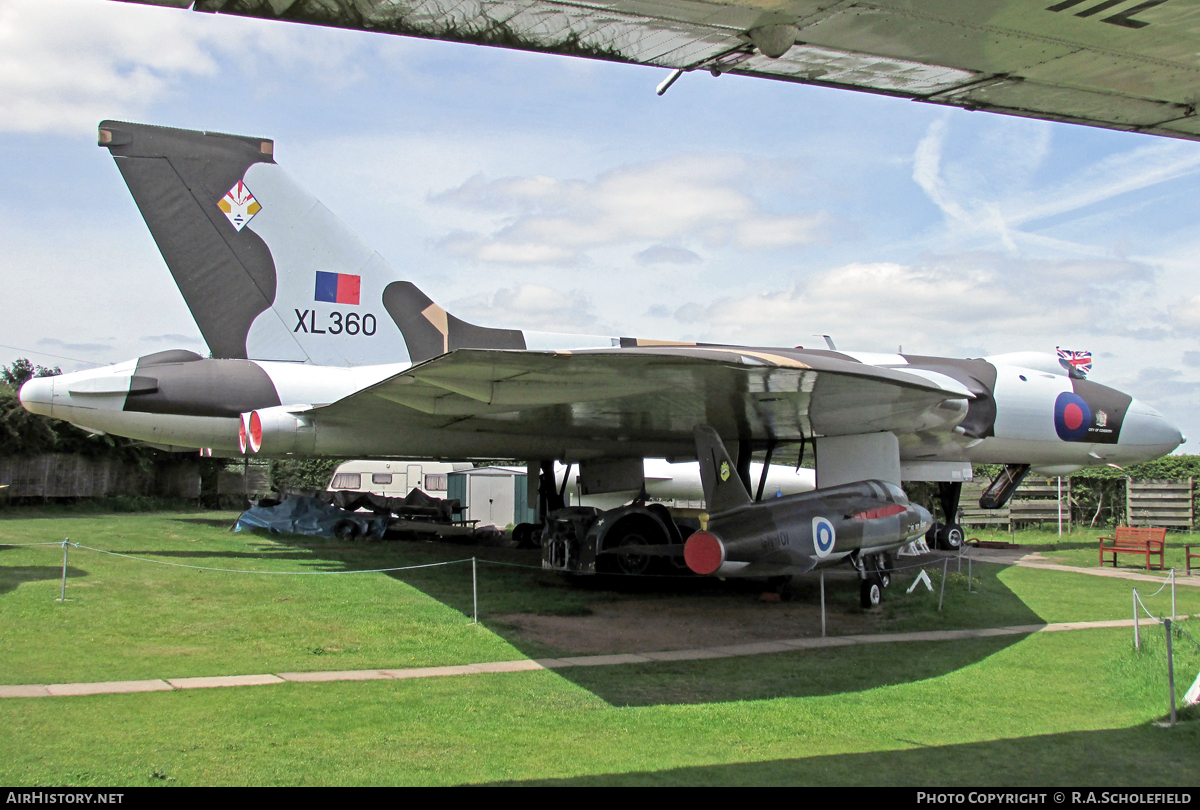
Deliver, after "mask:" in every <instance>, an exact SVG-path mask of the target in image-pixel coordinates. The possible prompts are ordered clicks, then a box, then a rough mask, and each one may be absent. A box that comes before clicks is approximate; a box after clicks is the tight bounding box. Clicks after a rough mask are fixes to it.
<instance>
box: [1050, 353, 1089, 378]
mask: <svg viewBox="0 0 1200 810" xmlns="http://www.w3.org/2000/svg"><path fill="white" fill-rule="evenodd" d="M1058 362H1059V363H1061V364H1062V366H1063V368H1065V369H1066V370H1067V371H1069V372H1073V373H1072V374H1071V376H1072V377H1086V376H1087V373H1088V372H1089V371H1091V370H1092V353H1091V352H1073V351H1071V350H1070V349H1059V350H1058Z"/></svg>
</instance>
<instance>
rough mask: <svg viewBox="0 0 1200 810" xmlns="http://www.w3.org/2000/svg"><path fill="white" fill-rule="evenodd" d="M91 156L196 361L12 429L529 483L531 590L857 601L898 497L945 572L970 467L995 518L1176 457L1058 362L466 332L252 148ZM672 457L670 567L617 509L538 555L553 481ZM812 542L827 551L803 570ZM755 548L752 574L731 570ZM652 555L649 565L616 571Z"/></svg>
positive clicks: (134, 135)
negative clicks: (805, 476) (769, 588)
mask: <svg viewBox="0 0 1200 810" xmlns="http://www.w3.org/2000/svg"><path fill="white" fill-rule="evenodd" d="M99 141H100V145H101V146H102V147H104V148H106V149H107V150H108V151H109V152H110V153H111V155H112V156H113V158H114V160H115V161H116V164H117V167H118V168H119V169H120V172H121V175H122V177H123V178H124V180H125V182H126V184H127V185H128V187H129V190H130V191H131V192H132V194H133V197H134V199H135V201H136V202H137V205H138V208H139V209H140V211H141V213H142V216H143V217H144V218H145V220H146V224H147V225H148V226H149V228H150V231H151V234H152V235H153V237H154V240H155V241H156V242H157V244H158V247H159V249H160V250H161V252H162V255H163V258H164V259H165V261H166V264H167V267H168V268H169V269H170V272H171V274H172V275H173V276H174V279H175V282H176V284H177V285H178V287H179V290H180V292H181V293H182V294H183V297H184V299H185V301H186V302H187V305H188V307H189V309H190V310H191V312H192V315H193V316H194V317H195V319H196V323H197V325H198V326H199V328H200V331H201V333H202V334H203V336H204V339H205V340H206V341H207V343H208V346H209V348H210V349H211V353H212V354H211V357H201V356H200V355H199V354H196V353H194V352H190V351H184V350H174V351H165V352H159V353H156V354H152V355H148V356H146V357H141V358H138V359H135V360H129V361H127V362H124V363H119V364H116V365H113V366H108V367H105V368H101V369H96V370H90V371H80V372H75V373H71V374H64V375H61V376H57V377H44V378H36V379H33V380H31V381H29V382H28V383H26V384H25V386H24V387H23V388H22V389H21V392H20V398H21V402H22V404H23V405H24V406H25V408H26V409H28V410H30V411H32V412H34V413H38V414H44V415H46V416H51V417H55V418H59V419H65V420H67V421H69V422H71V423H73V424H75V425H78V426H80V427H82V428H84V429H86V430H90V431H93V432H96V433H110V434H113V435H119V436H126V437H130V438H133V439H137V440H141V441H143V442H147V443H150V444H153V445H155V446H161V447H168V448H173V449H180V450H183V449H189V448H190V449H193V450H195V449H199V450H200V451H201V452H206V453H208V452H211V453H212V454H215V455H225V456H240V455H243V454H250V455H259V456H270V457H282V456H293V457H296V456H322V457H338V458H370V457H398V458H429V459H471V458H523V459H530V460H531V461H530V467H531V473H532V475H531V476H530V478H531V481H533V482H534V484H535V485H536V486H537V487H539V488H540V489H541V494H542V496H543V497H542V503H543V504H545V506H546V509H547V510H550V512H551V514H548V515H547V516H546V524H545V536H544V538H543V539H544V547H545V549H546V556H545V558H544V559H545V564H546V565H547V566H549V567H557V568H563V569H565V570H576V571H580V572H591V571H603V570H606V569H609V568H614V569H615V570H626V569H644V567H645V566H646V565H647V560H649V561H650V562H655V558H656V557H658V556H661V557H662V558H663V559H664V560H670V561H673V562H676V563H680V562H682V563H686V565H687V566H688V567H690V568H691V570H693V571H695V572H697V573H701V574H706V575H714V576H715V575H720V576H725V575H728V574H729V573H731V572H732V570H733V568H740V570H741V571H742V572H743V574H742V575H747V576H748V575H752V574H757V573H763V574H764V575H765V574H766V573H767V572H768V571H779V572H791V573H796V572H799V571H800V570H802V569H805V566H809V567H811V566H810V565H809V564H810V563H812V564H813V565H818V564H825V562H826V561H837V560H846V561H849V562H851V563H853V564H855V565H856V566H857V567H859V569H860V571H861V572H862V573H863V576H864V579H865V578H866V577H867V576H868V567H867V566H866V565H865V563H864V562H863V560H864V559H865V557H866V556H869V555H878V554H881V553H884V552H886V551H887V550H889V549H894V548H896V547H898V546H899V545H900V544H902V543H903V542H907V540H908V539H911V538H912V537H913V536H916V535H919V534H921V533H923V532H925V531H926V529H927V528H929V526H928V525H927V524H928V523H930V522H931V521H930V517H929V515H928V513H927V512H925V511H924V510H923V509H921V508H920V507H917V506H914V505H912V504H909V503H908V502H907V499H905V498H904V495H903V492H902V491H901V490H900V488H899V487H900V484H901V483H902V482H903V481H909V480H914V481H933V482H937V483H938V486H939V490H940V494H941V496H942V497H941V506H942V510H943V521H942V523H941V525H939V526H936V527H934V535H935V536H936V538H937V539H938V540H939V541H940V542H942V543H943V544H948V545H950V546H954V545H957V544H958V543H959V542H961V538H962V533H961V529H959V528H958V526H957V525H955V515H956V513H957V509H958V495H959V491H960V490H961V486H962V483H963V482H964V481H966V480H969V479H970V477H971V469H972V466H971V465H972V464H979V463H990V464H1000V465H1005V471H1004V473H1003V474H1002V475H1001V476H1000V477H999V478H998V479H997V481H996V482H995V483H994V485H993V487H992V488H991V489H990V490H989V491H988V492H987V493H986V494H985V500H986V501H988V503H991V504H992V505H999V504H1001V503H1003V502H1004V500H1005V499H1007V497H1008V496H1009V495H1011V493H1012V490H1013V489H1015V487H1016V486H1017V485H1019V483H1020V479H1021V478H1022V477H1023V476H1024V474H1025V473H1026V472H1028V471H1029V470H1030V469H1033V470H1036V471H1038V472H1041V473H1044V474H1049V475H1055V474H1066V473H1068V472H1071V471H1073V470H1076V469H1079V468H1080V467H1084V466H1087V465H1103V464H1118V465H1124V464H1128V463H1133V462H1137V461H1144V460H1147V459H1152V458H1156V457H1158V456H1161V455H1163V454H1166V453H1169V452H1171V451H1172V450H1174V449H1175V448H1176V447H1178V446H1179V445H1180V444H1181V443H1182V442H1183V441H1184V439H1183V437H1182V436H1181V435H1180V432H1179V430H1178V429H1176V428H1175V427H1174V426H1173V425H1171V424H1170V423H1168V422H1167V421H1166V420H1165V419H1164V418H1163V417H1162V415H1161V414H1159V413H1158V412H1157V411H1155V410H1154V409H1153V408H1151V407H1150V406H1148V405H1146V404H1144V403H1142V402H1139V401H1138V400H1136V399H1133V398H1132V397H1131V396H1129V395H1128V394H1125V393H1122V392H1121V391H1117V390H1115V389H1113V388H1108V387H1106V386H1103V385H1099V384H1097V383H1095V382H1092V381H1090V380H1088V379H1086V378H1085V376H1084V374H1083V371H1082V368H1081V366H1082V365H1084V364H1083V363H1082V362H1081V358H1080V356H1077V355H1070V356H1069V357H1067V359H1065V360H1064V361H1063V362H1060V359H1059V358H1058V357H1055V356H1053V355H1043V354H1038V353H1019V354H1009V355H1000V356H994V357H986V358H976V359H966V360H960V359H952V358H943V357H927V356H917V355H911V354H879V353H867V352H853V351H838V350H835V349H833V348H832V347H830V348H826V349H799V348H786V347H766V346H730V345H717V344H698V343H686V342H672V341H662V340H645V339H639V338H629V337H614V336H594V335H566V334H547V333H539V332H530V331H522V330H517V329H496V328H489V327H485V326H477V325H475V324H471V323H468V322H466V321H463V320H461V319H459V318H457V317H455V316H454V315H452V314H450V313H449V312H447V311H446V310H444V309H443V308H441V307H440V306H438V305H437V304H436V303H434V302H433V300H432V299H430V298H429V297H428V296H427V295H426V294H425V293H424V292H422V291H421V290H420V289H418V288H417V287H416V286H415V285H414V284H413V283H412V282H410V281H407V280H404V279H403V278H401V277H400V274H399V273H397V272H396V271H395V270H394V269H393V268H392V267H391V266H390V265H389V264H388V263H387V261H386V260H384V259H383V257H381V256H380V255H379V254H378V253H376V252H374V251H373V250H371V249H370V248H369V247H367V246H366V245H365V244H363V243H362V242H361V241H360V240H359V239H358V237H356V236H355V235H354V234H353V233H352V232H351V231H350V229H349V228H347V227H346V226H345V225H344V224H343V223H342V222H341V221H340V220H338V219H337V218H336V217H335V216H334V215H333V214H332V213H331V212H330V211H329V210H328V209H327V208H326V207H325V206H324V205H322V204H321V203H320V202H319V201H318V200H317V199H315V198H314V197H312V196H311V195H310V194H309V193H308V192H306V191H304V190H303V189H302V188H300V187H299V186H298V185H297V184H296V183H295V182H294V181H293V180H292V179H291V178H290V177H289V176H288V175H287V173H286V172H285V171H284V170H283V168H282V167H281V166H279V164H278V163H276V161H275V148H274V143H273V142H272V141H270V140H267V139H264V138H252V137H241V136H233V135H224V134H219V133H212V132H193V131H185V130H176V129H167V128H164V127H155V126H148V125H143V124H131V123H121V122H116V121H105V122H103V123H102V124H101V125H100V137H99ZM726 446H728V448H729V452H726V450H725V447H726ZM706 454H707V455H706ZM754 455H758V457H759V459H760V460H764V459H765V460H766V461H768V462H771V461H774V462H776V463H791V464H796V463H797V462H798V460H799V459H800V458H802V457H807V458H809V459H814V458H815V466H816V482H817V489H816V490H815V491H814V492H811V493H807V494H804V495H797V496H790V498H789V499H787V503H786V504H784V503H779V504H772V505H771V508H770V509H760V508H756V507H758V506H761V500H762V496H763V491H762V486H761V485H760V486H759V487H758V488H757V491H756V489H755V486H754V482H753V481H752V480H751V478H750V473H749V471H750V460H751V457H752V456H754ZM698 457H704V458H707V459H708V461H704V458H701V460H702V462H703V463H706V464H712V463H714V462H713V459H717V461H716V462H715V464H716V466H715V467H713V470H716V472H715V473H713V474H715V475H717V476H718V477H719V479H720V482H721V483H720V485H714V487H713V488H712V489H711V491H710V492H709V496H710V498H716V499H717V502H715V503H709V505H708V510H709V512H710V513H711V515H712V519H711V522H710V523H709V524H708V527H707V529H706V530H705V534H703V535H702V536H700V537H697V538H695V539H693V540H691V541H688V542H687V548H684V545H685V541H687V537H686V530H685V529H683V528H681V527H680V526H677V525H676V524H675V523H674V521H673V520H672V519H671V517H670V515H668V514H665V510H655V509H652V508H650V507H647V506H645V505H644V504H640V503H635V504H631V505H630V506H628V507H622V508H621V509H620V510H609V512H604V513H599V512H596V513H594V514H591V515H590V517H586V519H584V517H580V516H578V515H577V516H576V517H578V519H575V518H572V520H568V521H567V522H566V523H564V524H562V525H563V526H565V527H566V528H565V529H564V532H565V534H564V533H563V532H557V531H556V530H555V529H554V526H555V525H558V524H555V522H554V519H555V514H554V512H556V511H561V510H564V509H565V510H567V512H566V513H564V514H568V515H569V514H574V513H571V512H570V510H573V509H579V507H569V506H567V505H566V504H565V503H563V498H562V488H561V487H558V486H557V485H556V483H555V479H554V476H553V463H554V461H556V460H557V461H561V462H565V463H567V464H572V465H578V475H579V480H580V485H581V489H582V491H583V492H584V494H592V493H600V492H615V491H624V490H629V489H633V490H634V491H636V490H637V489H638V488H639V486H640V481H641V476H642V459H644V458H668V459H672V460H688V459H696V458H698ZM764 480H765V479H764ZM731 481H736V484H737V486H736V487H733V485H732V484H731V483H730V482H731ZM760 484H761V482H760ZM730 487H733V489H732V490H730ZM738 488H740V490H739V489H738ZM706 489H707V487H706ZM729 491H740V493H741V494H740V495H738V496H737V497H734V498H733V499H732V500H730V499H729V498H728V497H727V496H726V495H722V494H721V493H724V492H729ZM751 493H754V497H753V498H752V497H751ZM746 501H748V502H746ZM986 505H987V504H985V506H986ZM764 515H765V516H766V517H763V516H764ZM820 521H825V522H823V523H822V522H820ZM768 524H769V525H768ZM770 526H774V528H770ZM797 526H801V527H802V530H797V529H796V527H797ZM824 526H828V527H831V528H832V531H833V533H834V534H835V535H836V538H837V542H836V544H835V545H834V546H833V548H832V549H831V550H830V551H829V552H828V553H824V554H823V553H821V549H822V548H823V546H822V542H823V541H822V540H821V538H822V537H824V536H826V535H824V534H822V532H823V531H824V529H822V527H824ZM567 529H569V531H568V530H567ZM772 537H773V538H775V539H774V540H771V538H772ZM784 537H786V541H787V542H786V544H784V542H783V539H782V538H784ZM756 543H758V544H759V545H760V546H761V544H762V543H767V546H768V547H771V548H772V551H771V553H770V554H766V555H763V554H757V553H756V554H755V555H749V556H748V554H749V552H747V549H748V548H749V547H750V546H753V545H754V544H756ZM772 543H775V544H776V545H775V546H771V544H772ZM652 545H661V546H669V547H672V548H671V549H670V550H667V549H662V551H666V552H667V553H665V554H662V555H654V554H645V553H635V552H637V551H638V550H639V549H640V550H642V551H644V550H645V549H644V547H646V546H652ZM634 547H637V548H634ZM616 549H622V551H621V552H619V553H613V552H614V551H615V550H616ZM814 560H815V562H813V561H814ZM742 563H744V564H745V565H744V566H742V565H740V564H742ZM772 566H774V567H772ZM771 575H772V576H773V575H774V574H771Z"/></svg>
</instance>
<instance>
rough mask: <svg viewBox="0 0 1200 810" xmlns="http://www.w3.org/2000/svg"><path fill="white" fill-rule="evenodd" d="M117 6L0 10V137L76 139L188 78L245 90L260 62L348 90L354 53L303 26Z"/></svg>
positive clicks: (1, 6)
mask: <svg viewBox="0 0 1200 810" xmlns="http://www.w3.org/2000/svg"><path fill="white" fill-rule="evenodd" d="M219 16H220V19H217V17H218V15H214V14H197V13H194V12H190V11H185V10H182V9H173V8H154V7H149V6H140V5H132V4H125V3H114V2H112V0H5V2H3V3H0V129H4V130H9V131H18V132H50V131H56V132H64V131H65V132H71V133H78V132H81V131H87V130H89V129H91V128H92V127H94V126H95V125H96V123H97V122H98V121H100V120H101V119H104V118H126V117H134V116H138V115H140V114H141V113H142V112H144V111H145V110H148V109H151V108H152V107H153V106H154V104H155V103H156V102H161V101H163V100H165V99H168V98H170V97H171V96H172V95H173V94H174V93H176V92H178V90H179V89H180V87H181V85H182V83H183V82H184V81H185V80H187V79H189V78H196V77H203V78H205V79H209V80H216V79H217V78H218V77H220V80H221V81H222V82H224V83H226V84H227V86H228V87H229V89H231V90H233V89H236V88H243V89H246V88H248V87H249V88H251V89H253V82H252V81H250V80H249V78H248V77H249V76H252V75H254V74H255V73H257V72H259V66H260V63H261V61H262V60H263V59H264V58H265V59H266V60H268V61H270V62H273V63H275V64H276V66H277V67H282V68H284V69H294V68H295V67H297V66H300V65H314V66H315V65H320V66H321V67H322V68H324V70H323V71H322V75H325V76H336V77H337V79H336V80H337V81H338V82H343V83H344V82H348V81H354V80H355V79H356V77H357V76H358V74H357V73H356V71H354V70H350V69H346V68H345V63H346V62H347V57H348V55H349V51H348V48H349V47H351V46H350V45H349V44H348V43H347V42H346V41H345V40H344V39H338V38H337V37H335V36H331V35H329V34H330V32H325V35H323V36H315V35H314V34H313V32H311V31H309V30H307V29H306V28H305V27H304V26H291V25H277V24H276V25H272V24H271V23H269V22H268V23H263V22H260V21H256V20H249V19H244V18H239V17H234V16H227V15H219Z"/></svg>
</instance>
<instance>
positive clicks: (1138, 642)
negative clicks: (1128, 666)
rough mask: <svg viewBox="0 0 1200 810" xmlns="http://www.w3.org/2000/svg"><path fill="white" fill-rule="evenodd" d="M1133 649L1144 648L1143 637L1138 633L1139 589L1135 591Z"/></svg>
mask: <svg viewBox="0 0 1200 810" xmlns="http://www.w3.org/2000/svg"><path fill="white" fill-rule="evenodd" d="M1133 648H1134V649H1135V650H1140V649H1141V648H1142V635H1141V633H1140V632H1138V614H1137V588H1134V589H1133Z"/></svg>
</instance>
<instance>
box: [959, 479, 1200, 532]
mask: <svg viewBox="0 0 1200 810" xmlns="http://www.w3.org/2000/svg"><path fill="white" fill-rule="evenodd" d="M985 487H986V482H975V483H971V484H967V485H965V486H964V487H963V492H962V501H961V504H962V510H961V511H962V523H963V525H964V526H988V527H992V528H998V529H1010V528H1012V527H1013V525H1014V524H1016V525H1020V524H1029V523H1037V524H1038V526H1039V527H1043V526H1045V525H1046V524H1051V525H1057V523H1058V514H1059V508H1060V505H1061V509H1062V520H1063V529H1064V530H1067V531H1069V530H1070V528H1071V525H1072V523H1073V517H1072V503H1073V501H1072V492H1073V489H1072V483H1071V479H1070V478H1063V479H1062V496H1061V498H1060V497H1059V492H1058V483H1057V481H1056V480H1055V479H1053V478H1050V479H1045V480H1042V479H1038V480H1036V481H1029V482H1027V483H1024V484H1022V485H1021V486H1020V488H1019V489H1018V490H1017V492H1016V495H1015V496H1014V497H1013V499H1012V500H1011V501H1009V503H1008V504H1007V505H1005V506H1003V507H1001V508H1000V509H980V508H979V496H980V495H981V494H982V492H983V490H984V488H985ZM1194 499H1195V486H1194V481H1193V479H1191V478H1188V479H1185V480H1183V481H1131V480H1130V479H1128V478H1127V479H1125V510H1124V522H1125V525H1126V526H1157V527H1164V528H1168V529H1181V530H1191V529H1192V528H1194V527H1195V505H1194ZM1118 514H1120V513H1119V512H1118ZM1083 523H1085V524H1086V523H1087V517H1086V515H1085V516H1084V517H1083Z"/></svg>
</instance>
